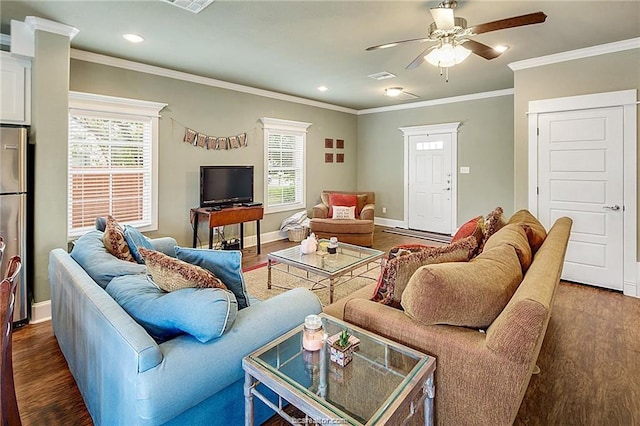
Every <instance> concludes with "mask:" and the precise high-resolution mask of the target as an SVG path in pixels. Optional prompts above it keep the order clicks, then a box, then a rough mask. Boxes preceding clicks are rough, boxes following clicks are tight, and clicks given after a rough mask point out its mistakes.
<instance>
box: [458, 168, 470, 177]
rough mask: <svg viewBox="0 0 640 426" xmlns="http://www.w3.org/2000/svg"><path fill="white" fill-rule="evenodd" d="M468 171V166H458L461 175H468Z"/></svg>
mask: <svg viewBox="0 0 640 426" xmlns="http://www.w3.org/2000/svg"><path fill="white" fill-rule="evenodd" d="M469 173H470V168H469V167H460V174H461V175H468V174H469Z"/></svg>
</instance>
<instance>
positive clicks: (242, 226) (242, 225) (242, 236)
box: [240, 222, 244, 250]
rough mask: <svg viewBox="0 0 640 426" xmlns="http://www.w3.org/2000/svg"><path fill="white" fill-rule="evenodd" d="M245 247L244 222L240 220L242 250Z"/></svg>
mask: <svg viewBox="0 0 640 426" xmlns="http://www.w3.org/2000/svg"><path fill="white" fill-rule="evenodd" d="M243 248H244V222H240V250H242V249H243Z"/></svg>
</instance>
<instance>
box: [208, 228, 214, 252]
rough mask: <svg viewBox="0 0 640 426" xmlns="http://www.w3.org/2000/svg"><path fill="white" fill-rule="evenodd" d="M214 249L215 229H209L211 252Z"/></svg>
mask: <svg viewBox="0 0 640 426" xmlns="http://www.w3.org/2000/svg"><path fill="white" fill-rule="evenodd" d="M212 248H213V227H209V250H211V249H212Z"/></svg>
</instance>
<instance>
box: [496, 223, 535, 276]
mask: <svg viewBox="0 0 640 426" xmlns="http://www.w3.org/2000/svg"><path fill="white" fill-rule="evenodd" d="M527 226H528V225H525V224H523V223H509V224H507V225H505V226H503V227H502V229H500V230H499V231H498V232H496V233H495V234H494V235H493V236H492V237H491V238H490V239H489V241H487V243H486V244H485V245H484V249H485V250H491V249H492V248H493V247H497V246H499V245H501V244H509V245H510V246H512V247H513V248H514V249H515V250H516V254H517V255H518V260H519V261H520V266H522V273H523V274H524V273H526V272H527V269H529V266H531V259H532V257H533V254H532V252H531V246H530V245H529V240H528V239H527V233H526V232H525V227H527Z"/></svg>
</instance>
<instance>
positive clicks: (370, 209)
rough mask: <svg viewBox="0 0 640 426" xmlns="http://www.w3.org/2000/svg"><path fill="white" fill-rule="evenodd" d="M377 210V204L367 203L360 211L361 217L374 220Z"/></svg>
mask: <svg viewBox="0 0 640 426" xmlns="http://www.w3.org/2000/svg"><path fill="white" fill-rule="evenodd" d="M375 212H376V206H375V204H365V206H364V207H363V208H362V211H361V212H360V219H362V220H373V219H374V216H375Z"/></svg>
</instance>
